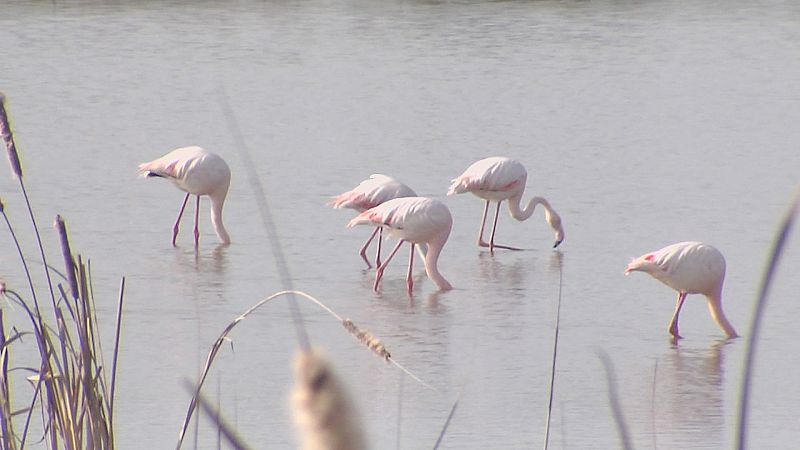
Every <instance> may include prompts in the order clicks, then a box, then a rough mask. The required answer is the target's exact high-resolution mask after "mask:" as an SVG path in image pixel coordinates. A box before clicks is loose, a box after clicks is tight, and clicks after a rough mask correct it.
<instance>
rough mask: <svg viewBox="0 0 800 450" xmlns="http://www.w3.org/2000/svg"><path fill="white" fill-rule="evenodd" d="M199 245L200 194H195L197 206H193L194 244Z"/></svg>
mask: <svg viewBox="0 0 800 450" xmlns="http://www.w3.org/2000/svg"><path fill="white" fill-rule="evenodd" d="M199 245H200V196H199V195H198V196H197V206H196V207H195V208H194V246H195V247H198V246H199Z"/></svg>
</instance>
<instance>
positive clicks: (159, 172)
mask: <svg viewBox="0 0 800 450" xmlns="http://www.w3.org/2000/svg"><path fill="white" fill-rule="evenodd" d="M139 174H140V175H141V176H142V177H163V178H166V179H168V180H170V181H172V183H174V184H175V186H177V187H178V189H180V190H182V191H184V192H186V197H185V198H184V199H183V205H181V210H180V212H179V213H178V219H177V220H176V221H175V225H174V226H173V227H172V245H173V247H174V246H175V241H176V239H177V238H178V225H179V224H180V223H181V217H182V216H183V210H184V209H185V208H186V203H187V202H188V201H189V196H190V195H196V196H197V207H196V208H195V212H194V245H195V247H197V246H198V244H199V242H200V229H199V226H198V221H199V220H198V219H199V213H200V196H202V195H207V196H208V197H209V198H210V199H211V223H212V224H213V225H214V231H216V233H217V236H219V239H220V240H221V241H222V243H223V244H226V245H227V244H230V242H231V238H230V236H228V232H227V231H226V230H225V225H223V223H222V206H223V204H224V203H225V196H226V195H227V194H228V187H229V186H230V182H231V170H230V168H228V164H226V163H225V160H223V159H222V157H220V156H219V155H217V154H215V153H211V152H208V151H206V150H204V149H202V148H200V147H196V146H193V147H182V148H178V149H175V150H173V151H171V152H169V153H167V154H166V155H164V156H162V157H160V158H158V159H154V160H152V161H150V162H146V163H142V164H139Z"/></svg>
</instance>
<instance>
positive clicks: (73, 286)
mask: <svg viewBox="0 0 800 450" xmlns="http://www.w3.org/2000/svg"><path fill="white" fill-rule="evenodd" d="M55 227H56V229H57V230H58V236H59V237H60V238H61V251H62V252H63V253H64V265H65V266H66V268H67V281H68V282H69V288H70V290H72V298H73V299H75V300H77V299H78V280H77V278H76V277H75V261H74V260H73V259H72V250H70V248H69V237H68V236H67V226H66V225H65V224H64V218H63V217H61V215H60V214H59V215H57V216H56V223H55Z"/></svg>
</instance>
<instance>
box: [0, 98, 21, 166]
mask: <svg viewBox="0 0 800 450" xmlns="http://www.w3.org/2000/svg"><path fill="white" fill-rule="evenodd" d="M0 136H2V138H3V142H4V143H5V144H6V151H7V152H8V162H9V163H11V171H12V172H14V175H15V176H16V177H17V178H22V165H21V164H20V163H19V155H17V147H16V145H14V133H12V132H11V125H10V123H9V120H8V113H7V112H6V96H5V95H3V93H2V92H0Z"/></svg>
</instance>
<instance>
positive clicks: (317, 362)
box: [292, 350, 365, 450]
mask: <svg viewBox="0 0 800 450" xmlns="http://www.w3.org/2000/svg"><path fill="white" fill-rule="evenodd" d="M294 373H295V387H294V391H293V393H292V406H293V408H292V409H293V411H294V419H295V423H296V424H297V427H298V431H299V434H300V439H301V440H302V441H303V446H302V448H303V449H305V450H359V449H364V448H365V445H364V438H363V436H362V435H361V430H360V429H359V427H358V426H357V423H356V420H355V418H354V412H353V407H352V405H351V404H350V401H349V399H348V398H347V395H345V392H344V389H343V387H342V385H341V383H340V382H339V380H338V379H337V378H336V376H335V375H334V373H333V371H332V370H331V367H330V364H329V363H328V362H327V361H326V360H325V358H323V357H322V356H321V355H320V353H319V352H316V351H314V350H309V351H300V352H299V353H298V355H297V356H296V358H295V363H294Z"/></svg>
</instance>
